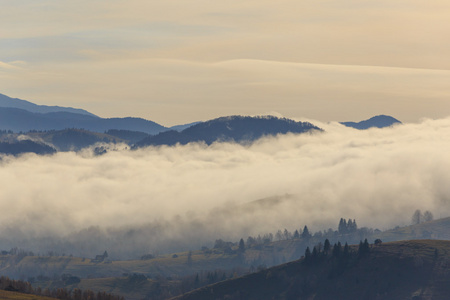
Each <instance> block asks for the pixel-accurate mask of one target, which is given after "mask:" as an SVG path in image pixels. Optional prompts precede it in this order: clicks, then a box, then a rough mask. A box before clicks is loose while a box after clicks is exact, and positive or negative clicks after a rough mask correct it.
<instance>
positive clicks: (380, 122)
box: [341, 115, 402, 130]
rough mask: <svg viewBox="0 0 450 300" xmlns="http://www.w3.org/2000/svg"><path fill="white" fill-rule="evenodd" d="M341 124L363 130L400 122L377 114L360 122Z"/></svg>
mask: <svg viewBox="0 0 450 300" xmlns="http://www.w3.org/2000/svg"><path fill="white" fill-rule="evenodd" d="M341 124H342V125H345V126H347V127H353V128H355V129H359V130H364V129H369V128H372V127H377V128H384V127H389V126H392V125H396V124H402V122H400V121H399V120H397V119H395V118H393V117H391V116H386V115H379V116H375V117H372V118H370V119H368V120H364V121H361V122H341Z"/></svg>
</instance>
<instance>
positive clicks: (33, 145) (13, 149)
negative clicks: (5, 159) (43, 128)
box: [0, 140, 56, 155]
mask: <svg viewBox="0 0 450 300" xmlns="http://www.w3.org/2000/svg"><path fill="white" fill-rule="evenodd" d="M55 152H56V150H55V149H54V148H53V147H51V146H49V145H46V144H43V143H38V142H34V141H31V140H23V141H14V142H0V153H1V154H9V155H19V154H23V153H35V154H40V155H45V154H54V153H55Z"/></svg>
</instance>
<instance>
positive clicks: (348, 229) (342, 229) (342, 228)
mask: <svg viewBox="0 0 450 300" xmlns="http://www.w3.org/2000/svg"><path fill="white" fill-rule="evenodd" d="M357 230H358V225H356V221H355V219H353V221H352V219H348V221H345V219H344V218H341V220H340V221H339V226H338V232H339V234H348V233H355V232H356V231H357Z"/></svg>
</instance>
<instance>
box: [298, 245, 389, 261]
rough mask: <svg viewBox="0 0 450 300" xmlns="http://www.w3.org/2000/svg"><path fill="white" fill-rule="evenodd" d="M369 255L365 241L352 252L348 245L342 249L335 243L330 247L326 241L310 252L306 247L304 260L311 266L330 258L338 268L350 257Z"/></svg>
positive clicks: (368, 246) (368, 248) (368, 247)
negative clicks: (336, 263) (338, 265)
mask: <svg viewBox="0 0 450 300" xmlns="http://www.w3.org/2000/svg"><path fill="white" fill-rule="evenodd" d="M377 243H381V240H379V242H378V240H377ZM369 253H370V245H369V242H368V241H367V239H364V242H363V241H360V242H359V247H358V251H357V252H356V251H352V249H351V248H350V247H349V245H348V243H345V245H344V247H342V244H341V242H337V243H335V244H334V246H331V243H330V241H329V240H328V239H326V240H325V242H324V243H323V244H322V243H319V244H317V245H316V246H314V248H313V250H312V251H311V250H310V248H309V247H306V250H305V255H304V260H303V262H304V263H305V264H312V263H316V262H320V261H324V260H326V259H329V258H330V257H331V258H332V259H334V260H336V261H337V262H338V263H339V264H340V268H342V267H343V264H344V265H345V264H346V263H348V261H349V259H350V258H352V257H363V256H366V255H368V254H369Z"/></svg>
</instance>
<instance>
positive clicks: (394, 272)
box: [173, 240, 450, 300]
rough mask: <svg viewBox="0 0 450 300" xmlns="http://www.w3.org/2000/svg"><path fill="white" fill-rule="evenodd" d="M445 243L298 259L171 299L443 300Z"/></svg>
mask: <svg viewBox="0 0 450 300" xmlns="http://www.w3.org/2000/svg"><path fill="white" fill-rule="evenodd" d="M449 259H450V241H441V240H413V241H403V242H391V243H383V244H381V245H378V246H373V245H372V246H371V247H370V253H368V254H364V255H359V254H358V253H357V247H352V248H350V254H348V255H347V256H345V255H342V254H341V255H340V256H334V254H333V255H331V254H329V255H326V256H324V257H322V258H317V259H315V260H312V259H311V258H310V259H309V260H307V261H305V259H301V260H298V261H294V262H291V263H287V264H283V265H280V266H277V267H273V268H270V269H266V270H263V271H260V272H257V273H253V274H250V275H247V276H244V277H241V278H236V279H231V280H226V281H223V282H219V283H216V284H213V285H210V286H206V287H203V288H200V289H197V290H194V291H192V292H189V293H187V294H185V295H183V296H180V297H176V298H173V299H179V300H190V299H195V300H206V299H259V300H264V299H315V300H318V299H448V295H450V264H448V261H449Z"/></svg>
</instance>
